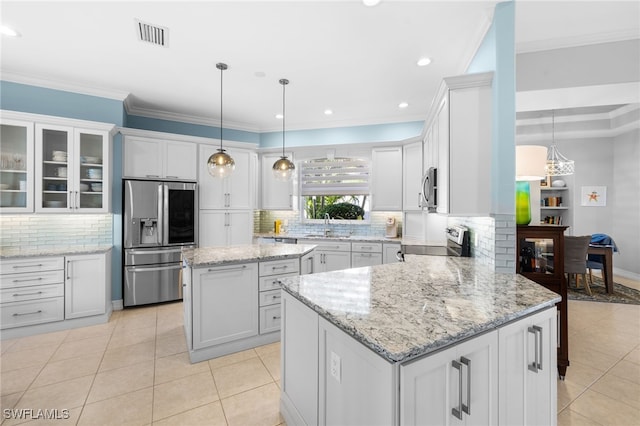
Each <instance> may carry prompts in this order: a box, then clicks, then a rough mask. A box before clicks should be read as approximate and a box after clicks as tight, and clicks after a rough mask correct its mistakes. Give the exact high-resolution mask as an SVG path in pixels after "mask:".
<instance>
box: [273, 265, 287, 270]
mask: <svg viewBox="0 0 640 426" xmlns="http://www.w3.org/2000/svg"><path fill="white" fill-rule="evenodd" d="M287 268H288V266H287V265H282V266H272V267H271V270H272V271H275V270H276V269H287Z"/></svg>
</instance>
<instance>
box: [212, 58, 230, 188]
mask: <svg viewBox="0 0 640 426" xmlns="http://www.w3.org/2000/svg"><path fill="white" fill-rule="evenodd" d="M216 68H218V69H219V70H220V148H219V149H218V152H216V153H215V154H213V155H211V156H210V157H209V159H208V160H207V169H208V170H209V174H210V175H211V176H213V177H217V178H220V179H224V178H226V177H228V176H229V175H231V173H232V172H233V169H235V168H236V163H235V161H233V158H231V156H230V155H229V154H227V153H226V152H225V150H224V149H222V72H223V71H224V70H226V69H227V68H228V67H227V64H223V63H222V62H219V63H217V64H216Z"/></svg>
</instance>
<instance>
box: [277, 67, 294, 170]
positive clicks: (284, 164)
mask: <svg viewBox="0 0 640 426" xmlns="http://www.w3.org/2000/svg"><path fill="white" fill-rule="evenodd" d="M280 84H282V156H281V157H280V159H279V160H277V161H276V162H275V163H273V167H272V169H273V175H274V176H275V178H276V179H277V180H281V181H287V180H290V179H291V177H292V176H293V172H294V170H295V169H296V166H295V165H294V164H293V162H292V161H291V160H289V159H288V158H287V156H286V155H285V154H284V117H285V114H284V88H285V86H286V85H287V84H289V80H287V79H286V78H282V79H280Z"/></svg>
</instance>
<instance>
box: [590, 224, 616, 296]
mask: <svg viewBox="0 0 640 426" xmlns="http://www.w3.org/2000/svg"><path fill="white" fill-rule="evenodd" d="M591 244H592V245H604V246H613V252H614V253H616V252H617V251H618V246H617V245H616V242H615V241H614V240H613V238H611V237H610V236H609V235H607V234H593V235H591ZM603 258H604V256H602V255H600V254H590V255H588V256H587V270H588V273H589V281H591V284H593V270H594V269H596V270H600V274H601V277H602V280H603V281H604V259H603Z"/></svg>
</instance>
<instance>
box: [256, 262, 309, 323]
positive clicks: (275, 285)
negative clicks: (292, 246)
mask: <svg viewBox="0 0 640 426" xmlns="http://www.w3.org/2000/svg"><path fill="white" fill-rule="evenodd" d="M259 274H260V285H259V290H260V295H259V299H260V301H259V305H260V334H267V333H272V332H274V331H279V330H280V319H281V315H280V298H281V290H280V279H281V278H284V277H290V276H296V275H299V274H300V259H298V258H296V259H283V260H273V261H269V262H260V270H259Z"/></svg>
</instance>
